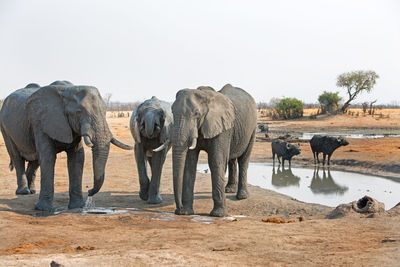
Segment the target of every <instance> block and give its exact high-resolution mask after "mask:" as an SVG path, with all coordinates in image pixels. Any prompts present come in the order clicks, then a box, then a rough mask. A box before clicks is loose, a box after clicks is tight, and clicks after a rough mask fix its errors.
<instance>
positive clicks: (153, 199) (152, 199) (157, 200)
mask: <svg viewBox="0 0 400 267" xmlns="http://www.w3.org/2000/svg"><path fill="white" fill-rule="evenodd" d="M161 202H162V198H161V196H160V195H155V196H150V197H149V199H148V200H147V203H149V204H160V203H161Z"/></svg>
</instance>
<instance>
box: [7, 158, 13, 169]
mask: <svg viewBox="0 0 400 267" xmlns="http://www.w3.org/2000/svg"><path fill="white" fill-rule="evenodd" d="M8 167H9V168H10V172H12V171H13V170H14V164H13V162H12V160H11V159H10V165H8Z"/></svg>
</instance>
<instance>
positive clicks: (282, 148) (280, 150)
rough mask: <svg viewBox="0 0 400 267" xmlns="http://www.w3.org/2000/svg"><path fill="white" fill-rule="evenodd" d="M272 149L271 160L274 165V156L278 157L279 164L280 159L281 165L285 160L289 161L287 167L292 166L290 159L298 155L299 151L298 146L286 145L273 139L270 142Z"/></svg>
mask: <svg viewBox="0 0 400 267" xmlns="http://www.w3.org/2000/svg"><path fill="white" fill-rule="evenodd" d="M271 147H272V158H273V161H274V164H275V154H276V155H277V157H278V161H279V164H281V161H280V158H282V165H283V166H284V165H285V160H289V166H290V165H291V164H292V157H293V156H296V155H299V154H300V153H301V150H300V148H299V147H298V146H296V145H293V144H290V143H287V142H285V141H282V140H280V139H275V140H273V141H272V142H271Z"/></svg>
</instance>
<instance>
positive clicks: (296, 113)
mask: <svg viewBox="0 0 400 267" xmlns="http://www.w3.org/2000/svg"><path fill="white" fill-rule="evenodd" d="M275 112H276V113H277V115H278V118H280V119H295V118H300V117H303V102H301V101H300V100H298V99H296V98H284V99H282V100H281V101H279V103H278V104H277V105H276V107H275Z"/></svg>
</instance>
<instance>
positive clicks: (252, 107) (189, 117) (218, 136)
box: [171, 84, 257, 217]
mask: <svg viewBox="0 0 400 267" xmlns="http://www.w3.org/2000/svg"><path fill="white" fill-rule="evenodd" d="M172 114H173V118H174V125H173V129H172V134H171V142H172V158H173V185H174V197H175V204H176V210H175V214H178V215H191V214H194V211H193V190H194V182H195V179H196V167H197V161H198V157H199V152H200V150H204V151H206V152H207V154H208V165H209V168H210V171H211V180H212V198H213V202H214V207H213V209H212V211H211V213H210V215H211V216H218V217H223V216H226V215H227V209H226V200H225V192H226V191H227V192H235V191H236V187H237V193H236V198H237V199H245V198H247V197H248V191H247V168H248V164H249V161H250V153H251V150H252V147H253V143H254V139H255V133H256V127H257V108H256V103H255V101H254V99H253V97H252V96H250V95H249V94H248V93H247V92H246V91H244V90H243V89H240V88H237V87H233V86H232V85H230V84H227V85H225V86H224V87H223V88H222V89H221V90H220V91H218V92H217V91H215V90H214V89H213V88H211V87H207V86H201V87H199V88H197V89H182V90H180V91H178V92H177V94H176V99H175V102H174V103H173V104H172ZM228 162H229V170H230V175H229V180H228V184H227V185H226V187H225V190H224V185H225V179H224V176H225V172H226V168H227V165H228ZM236 162H237V164H238V166H239V175H238V176H239V179H238V182H236V181H235V179H234V178H235V176H236Z"/></svg>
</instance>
